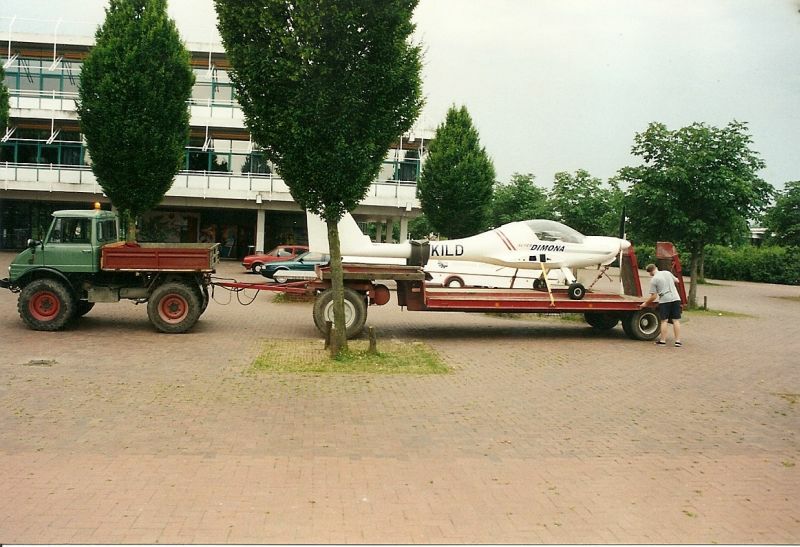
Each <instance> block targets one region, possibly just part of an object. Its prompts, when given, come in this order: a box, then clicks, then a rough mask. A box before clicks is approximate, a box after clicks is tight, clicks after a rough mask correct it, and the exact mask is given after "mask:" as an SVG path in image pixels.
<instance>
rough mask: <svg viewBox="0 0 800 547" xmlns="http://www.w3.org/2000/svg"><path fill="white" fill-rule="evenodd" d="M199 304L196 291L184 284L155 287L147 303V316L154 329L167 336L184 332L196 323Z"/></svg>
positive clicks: (167, 284) (165, 284)
mask: <svg viewBox="0 0 800 547" xmlns="http://www.w3.org/2000/svg"><path fill="white" fill-rule="evenodd" d="M200 313H201V304H200V299H199V298H198V296H197V291H196V290H194V289H193V288H192V287H189V286H188V285H186V284H184V283H176V282H170V283H164V284H163V285H160V286H158V287H156V289H155V290H154V291H153V293H152V294H151V295H150V298H149V300H148V302H147V316H148V317H149V318H150V322H151V323H152V324H153V326H154V327H155V328H157V329H158V330H160V331H161V332H166V333H168V334H179V333H182V332H186V331H187V330H189V329H190V328H192V327H193V326H194V324H195V323H197V319H198V318H199V317H200Z"/></svg>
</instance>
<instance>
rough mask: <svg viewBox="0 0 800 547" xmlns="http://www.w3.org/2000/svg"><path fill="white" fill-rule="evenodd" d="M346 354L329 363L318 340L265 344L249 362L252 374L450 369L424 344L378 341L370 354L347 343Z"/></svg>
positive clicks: (359, 344) (361, 343) (362, 345)
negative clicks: (376, 346)
mask: <svg viewBox="0 0 800 547" xmlns="http://www.w3.org/2000/svg"><path fill="white" fill-rule="evenodd" d="M348 348H349V349H348V351H347V353H345V354H342V355H340V356H339V358H337V359H331V357H330V354H329V353H328V351H327V350H325V349H324V344H323V341H322V340H265V341H264V343H263V345H262V346H261V351H260V353H259V354H258V356H257V357H256V358H255V360H253V363H252V368H253V370H256V371H267V372H290V373H334V374H352V373H368V374H445V373H447V372H450V369H449V368H448V367H447V365H446V364H445V363H444V361H442V359H441V357H439V355H438V354H437V353H436V352H435V351H434V350H433V349H432V348H431V347H430V346H428V345H427V344H425V343H422V342H411V343H409V342H406V341H402V342H401V341H384V342H381V341H378V353H377V354H370V353H368V352H367V350H368V349H369V341H367V340H351V341H349V342H348Z"/></svg>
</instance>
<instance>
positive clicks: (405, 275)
mask: <svg viewBox="0 0 800 547" xmlns="http://www.w3.org/2000/svg"><path fill="white" fill-rule="evenodd" d="M656 257H657V259H656V261H657V265H658V267H659V269H662V270H663V269H667V270H669V271H671V272H672V273H673V274H674V275H675V276H676V277H677V278H678V279H679V287H678V290H679V292H680V294H681V303H682V304H683V305H686V290H685V287H684V285H683V277H682V272H681V264H680V259H679V257H678V253H677V251H676V250H675V247H674V246H673V245H672V244H671V243H668V242H659V243H658V244H657V246H656ZM621 258H622V260H621V266H620V272H621V280H622V286H623V294H613V293H608V292H601V291H595V290H592V288H591V286H590V288H589V289H588V290H587V291H586V294H585V296H584V297H583V298H582V299H580V300H576V299H573V298H571V297H570V296H569V294H568V289H567V288H554V289H552V290H550V291H548V290H547V289H527V288H526V289H483V288H466V287H457V288H454V287H442V286H432V285H429V284H428V283H427V280H426V273H425V271H424V270H423V268H422V267H421V266H408V265H396V264H359V263H350V264H343V270H344V285H345V287H344V300H345V322H346V331H347V337H348V338H353V337H355V336H357V335H358V334H360V333H361V331H362V330H363V328H364V325H365V323H366V320H367V310H368V307H369V306H371V305H378V306H380V305H385V304H387V303H388V302H389V301H390V299H391V291H390V290H389V287H388V286H387V285H386V283H385V282H393V283H394V284H395V285H396V287H397V291H396V292H397V304H398V305H399V306H401V307H404V308H406V309H407V310H409V311H447V312H481V313H490V312H494V313H497V312H507V313H540V314H563V313H581V314H583V316H584V318H585V320H586V322H587V323H588V324H589V325H590V326H592V327H593V328H595V329H597V330H601V331H603V330H610V329H612V328H614V327H615V326H617V324H619V323H622V328H623V330H624V331H625V333H626V334H627V335H628V336H629V337H630V338H632V339H635V340H653V339H655V338H656V337H658V335H659V332H660V320H659V317H658V313H657V311H656V309H655V307H654V306H650V307H646V308H644V309H642V308H641V304H642V303H643V302H644V301H645V297H644V295H643V291H642V286H641V280H640V278H639V267H638V262H637V260H636V254H635V251H634V249H633V247H632V246H631V247H630V248H629V249H628V251H627V252H626V253H625V254H623V255H622V257H621ZM214 284H215V285H220V286H224V287H225V288H228V289H232V290H243V289H257V290H269V291H281V292H287V293H297V294H303V293H304V294H314V295H316V298H315V301H314V310H313V318H314V324H315V325H316V326H317V328H318V329H319V330H320V332H322V333H324V332H325V331H326V329H327V323H328V322H332V321H333V289H332V288H331V271H330V266H325V267H322V268H320V267H318V268H317V279H315V280H313V281H303V282H295V283H286V284H271V285H270V284H264V283H239V282H220V283H217V282H214Z"/></svg>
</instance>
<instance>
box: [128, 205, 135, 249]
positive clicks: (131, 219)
mask: <svg viewBox="0 0 800 547" xmlns="http://www.w3.org/2000/svg"><path fill="white" fill-rule="evenodd" d="M125 218H126V219H127V221H128V228H127V230H126V234H125V241H127V242H128V243H135V242H136V216H135V215H133V214H131V212H130V211H126V213H125Z"/></svg>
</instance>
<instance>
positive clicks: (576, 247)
mask: <svg viewBox="0 0 800 547" xmlns="http://www.w3.org/2000/svg"><path fill="white" fill-rule="evenodd" d="M307 219H308V241H309V248H310V250H312V251H317V252H321V253H328V252H329V249H328V231H327V226H326V224H325V222H324V221H323V220H322V219H321V218H320V217H318V216H316V215H313V214H311V213H307ZM339 239H340V242H341V243H340V244H341V250H342V256H343V257H345V261H348V257H368V258H370V261H371V262H373V261H375V259H408V258H411V257H412V256H413V255H412V247H413V245H412V243H411V242H410V241H405V242H403V243H373V242H372V240H371V239H370V238H369V236H367V235H364V234H363V233H362V232H361V229H360V228H359V227H358V224H356V222H355V220H354V219H353V217H352V216H350V214H345V216H344V217H342V220H341V221H339ZM428 244H429V245H430V247H429V248H430V254H429V258H430V259H438V260H447V261H453V260H456V261H468V262H484V263H487V264H495V265H497V266H505V267H509V268H518V269H525V270H539V271H541V273H542V276H541V281H540V283H538V284H537V285H534V287H536V288H542V287H546V288H547V291H548V293H550V295H551V298H552V292H551V289H550V284H549V282H548V280H547V272H548V270H552V269H560V270H561V272H562V274H563V275H564V278H565V280H566V282H567V283H568V284H569V296H570V298H572V299H573V300H580V299H581V298H583V296H584V295H585V293H586V289H585V288H584V286H583V285H582V284H580V283H578V282H577V280H576V278H575V275H574V274H573V272H572V270H571V268H583V267H586V266H596V265H608V264H610V263H611V262H613V261H614V260H615V259H616V258H617V257H618V256H619V255H620V254H621V253H622V252H623V251H625V250H626V249H628V248H629V247H630V246H631V244H630V242H629V241H627V240H625V239H619V238H616V237H606V236H586V235H583V234H581V233H580V232H578V231H577V230H574V229H572V228H570V227H569V226H566V225H564V224H562V223H560V222H556V221H553V220H541V219H539V220H523V221H519V222H511V223H508V224H504V225H503V226H500V227H499V228H495V229H493V230H489V231H488V232H483V233H481V234H477V235H474V236H471V237H466V238H462V239H450V240H446V241H430V242H428ZM416 246H417V247H419V245H416ZM426 261H427V257H426ZM387 262H388V260H387ZM420 265H422V266H424V263H423V264H420Z"/></svg>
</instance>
